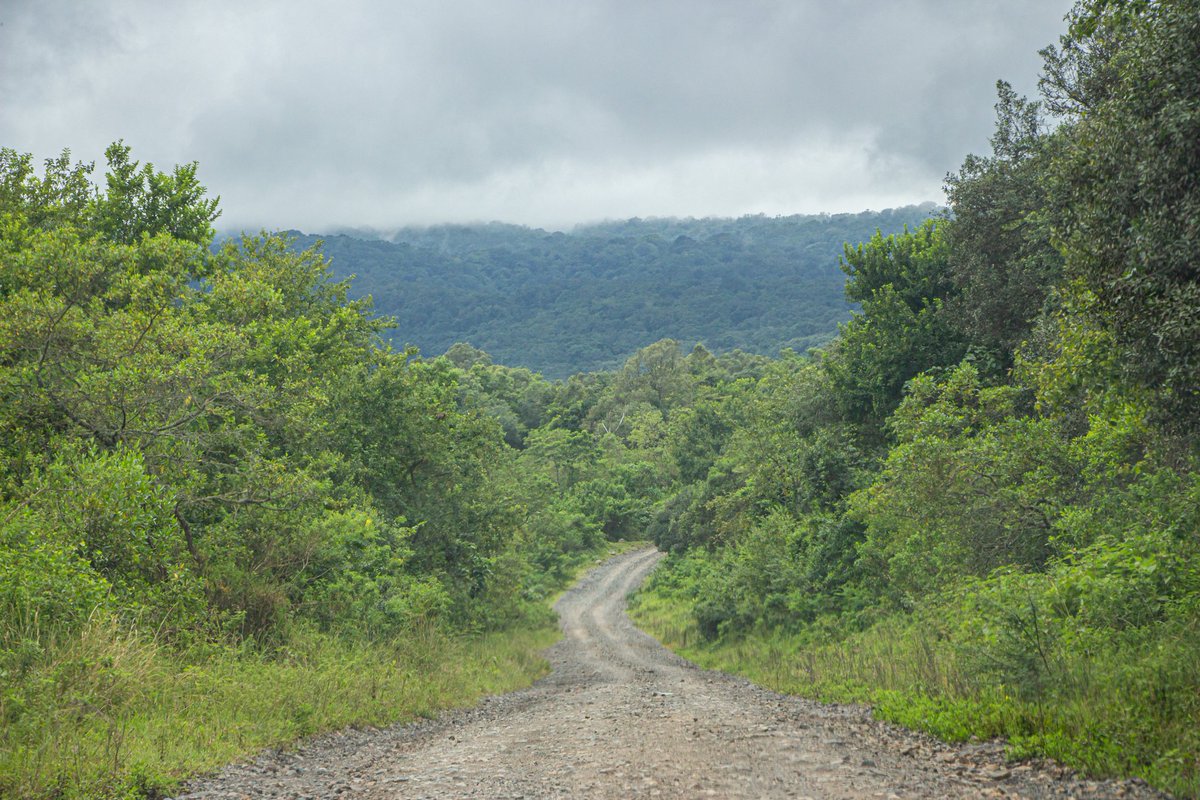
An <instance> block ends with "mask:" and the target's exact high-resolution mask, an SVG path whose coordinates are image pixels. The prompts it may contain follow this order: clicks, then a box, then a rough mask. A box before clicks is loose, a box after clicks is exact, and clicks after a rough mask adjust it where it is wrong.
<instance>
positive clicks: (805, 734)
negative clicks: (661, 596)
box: [181, 549, 1163, 800]
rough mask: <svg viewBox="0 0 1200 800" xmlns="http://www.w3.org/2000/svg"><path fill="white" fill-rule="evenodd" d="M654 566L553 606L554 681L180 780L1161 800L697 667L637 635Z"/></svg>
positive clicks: (272, 793)
mask: <svg viewBox="0 0 1200 800" xmlns="http://www.w3.org/2000/svg"><path fill="white" fill-rule="evenodd" d="M660 557H661V554H659V553H658V552H656V551H654V550H651V549H646V550H639V551H635V552H631V553H626V554H624V555H621V556H618V557H616V558H614V559H612V560H610V561H608V562H606V563H605V564H604V565H603V566H601V567H599V568H597V569H596V570H594V571H593V572H592V573H590V574H589V575H588V576H587V577H585V578H584V579H583V580H582V581H581V582H580V583H579V584H578V585H577V586H576V587H575V588H574V589H572V590H571V591H570V592H568V593H567V594H565V595H564V596H563V597H562V599H561V600H560V601H559V602H558V604H557V606H556V609H557V610H558V613H559V615H560V617H561V619H562V626H563V631H564V634H565V635H564V637H563V640H562V641H561V642H560V643H558V644H557V645H555V646H554V647H553V648H551V649H550V650H549V651H548V653H547V657H548V658H549V659H550V661H551V664H552V665H553V668H554V671H553V673H552V674H551V675H550V676H549V677H547V678H545V679H544V680H542V681H540V682H538V683H537V684H535V685H534V686H533V687H531V688H529V689H527V690H524V691H520V692H514V693H512V694H508V695H503V696H498V697H492V698H489V699H488V700H486V701H485V702H483V703H482V704H481V705H479V706H478V707H476V708H473V709H470V710H467V711H462V712H456V713H453V714H449V715H446V716H445V717H442V718H440V719H438V720H434V721H429V722H422V723H418V724H414V725H403V726H396V727H393V728H389V729H385V730H366V731H345V732H342V733H338V734H332V735H327V736H323V737H319V738H317V739H313V740H311V741H310V742H308V743H307V744H305V745H303V746H302V747H300V748H299V749H298V750H295V751H291V752H281V753H268V754H264V755H263V756H261V757H260V758H258V759H257V760H255V761H253V762H250V763H246V764H238V765H233V766H230V767H228V768H226V769H225V770H224V771H223V772H221V773H219V774H218V775H215V776H211V777H209V778H206V779H203V780H200V781H197V782H194V783H193V784H191V785H190V786H189V787H188V793H187V794H184V795H182V796H181V797H184V798H189V799H190V800H218V798H219V799H220V800H229V799H232V798H239V799H240V798H310V799H311V800H332V799H333V798H362V800H383V798H459V797H481V798H482V797H486V798H567V797H587V798H627V797H662V798H706V797H719V798H804V797H809V798H873V797H880V798H917V797H920V798H943V797H947V798H948V797H955V798H960V797H961V798H984V797H1009V798H1016V797H1022V798H1068V797H1075V798H1081V799H1082V798H1085V797H1087V798H1159V797H1163V795H1161V794H1159V793H1157V792H1154V791H1153V790H1151V789H1149V788H1148V787H1147V786H1145V785H1144V784H1142V783H1140V782H1137V781H1126V782H1097V781H1087V780H1083V779H1079V778H1077V777H1075V776H1074V775H1073V774H1072V773H1071V772H1070V771H1068V770H1065V769H1063V768H1061V767H1058V766H1056V765H1054V764H1050V763H1024V764H1016V765H1014V764H1007V763H1005V761H1004V756H1003V749H1002V747H1001V746H1000V745H998V744H982V745H965V746H950V745H945V744H941V743H939V742H937V741H936V740H934V739H931V738H929V737H927V736H924V735H921V734H918V733H913V732H911V731H907V730H904V729H902V728H898V727H895V726H892V725H888V724H886V723H881V722H878V721H875V720H873V719H872V718H871V716H870V713H869V710H868V709H866V708H862V707H855V706H833V705H825V704H820V703H814V702H810V701H807V700H803V699H799V698H794V697H787V696H783V695H779V694H775V693H774V692H769V691H766V690H764V689H761V688H758V687H756V686H754V685H752V684H750V683H748V682H746V681H744V680H741V679H739V678H734V677H730V676H728V675H725V674H722V673H718V672H709V671H705V670H701V669H699V668H697V667H696V666H694V665H692V664H690V663H689V662H687V661H684V660H683V659H681V658H679V657H678V656H676V655H674V654H672V653H671V652H669V651H668V650H666V649H664V648H663V647H662V646H661V645H659V644H658V642H656V641H655V640H654V639H652V638H650V637H649V636H647V635H646V634H644V633H642V632H641V631H639V630H637V629H636V628H634V626H633V624H632V623H631V622H630V621H629V619H628V617H627V616H626V615H625V613H624V609H625V598H626V597H627V595H628V594H629V593H630V592H631V591H633V590H634V589H635V588H637V587H638V586H639V585H640V584H641V583H642V581H643V580H644V579H645V578H646V576H647V575H648V574H649V573H650V571H651V570H652V569H653V568H654V566H655V565H656V564H657V563H658V560H659V558H660Z"/></svg>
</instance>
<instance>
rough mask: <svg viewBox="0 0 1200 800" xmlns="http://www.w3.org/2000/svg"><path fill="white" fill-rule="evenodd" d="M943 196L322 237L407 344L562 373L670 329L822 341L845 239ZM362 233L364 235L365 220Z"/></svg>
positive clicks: (827, 334) (839, 314) (907, 217)
mask: <svg viewBox="0 0 1200 800" xmlns="http://www.w3.org/2000/svg"><path fill="white" fill-rule="evenodd" d="M934 211H935V209H934V206H933V205H932V204H929V203H927V204H925V205H922V206H908V207H905V208H899V209H889V210H887V211H882V212H863V213H861V214H835V215H810V216H791V217H763V216H756V217H742V218H740V219H684V220H678V219H646V220H642V219H631V220H627V221H624V222H611V223H603V224H597V225H587V226H580V227H577V228H575V229H573V230H572V231H571V232H569V233H561V232H558V233H547V232H546V231H543V230H533V229H529V228H523V227H519V226H515V225H503V224H499V223H492V224H490V225H471V226H468V225H444V226H436V227H432V228H404V229H401V230H399V231H397V232H395V233H394V234H392V235H391V236H390V241H384V240H381V239H364V238H358V237H357V236H354V235H346V234H339V235H331V236H313V235H304V234H300V233H298V232H295V231H292V232H290V233H289V236H292V237H294V244H293V246H294V247H295V248H297V249H298V250H304V249H306V248H309V247H312V246H313V245H314V244H316V243H317V242H318V241H324V248H323V253H324V255H325V256H326V257H328V258H329V259H330V261H331V264H332V268H333V271H334V274H335V275H336V276H338V277H340V278H344V277H349V276H351V275H353V276H354V280H353V281H352V283H351V284H350V287H349V295H350V296H351V297H362V296H365V295H370V296H371V297H372V298H373V299H374V303H375V309H376V310H377V311H378V312H380V313H381V314H384V315H386V316H390V317H392V318H394V319H395V322H396V327H395V328H394V329H392V330H391V331H389V332H388V333H387V334H386V335H387V336H389V337H390V339H391V341H392V343H393V344H394V345H395V346H396V347H401V348H402V347H404V346H405V345H410V344H411V345H416V346H417V347H419V348H420V349H421V351H422V352H424V353H429V354H437V353H444V352H445V351H446V350H447V349H448V348H449V347H450V346H451V345H452V344H454V343H455V342H468V343H470V344H472V345H474V346H475V347H478V348H480V349H482V350H485V351H487V352H488V353H490V354H491V356H492V357H493V358H494V359H495V360H496V361H498V362H500V363H503V364H509V365H511V366H520V367H528V368H530V369H532V370H534V371H536V372H541V373H542V374H544V375H546V376H547V377H550V378H565V377H567V376H568V375H571V374H573V373H575V372H592V371H596V370H600V369H614V368H617V367H619V366H620V365H621V364H622V363H623V362H624V360H625V359H626V358H628V357H629V355H630V354H632V353H633V352H634V351H635V350H637V349H639V348H641V347H644V346H646V345H648V344H650V343H651V342H654V341H657V340H659V339H663V338H672V339H677V340H679V341H681V342H683V343H685V344H687V345H688V346H691V345H692V344H694V343H696V342H702V343H703V344H704V345H705V346H706V347H707V348H709V349H710V350H713V351H714V352H728V351H731V350H737V349H740V350H745V351H747V352H751V353H760V354H763V355H776V354H778V353H779V352H780V351H781V350H782V349H784V348H792V349H794V350H797V351H798V352H804V351H805V350H807V349H808V348H809V347H814V346H817V345H820V344H824V343H825V342H827V341H828V340H829V339H831V338H832V337H833V336H834V334H835V333H836V331H837V325H838V323H841V322H844V321H846V320H847V319H848V318H849V314H850V309H851V308H852V306H851V304H850V303H848V302H847V300H846V298H845V295H844V293H843V292H842V284H843V282H844V280H845V276H844V275H843V274H842V272H841V270H839V269H838V266H837V264H838V258H839V256H840V255H841V252H842V246H843V244H844V243H845V242H857V241H862V240H865V239H869V238H870V237H871V236H872V235H873V234H874V233H875V232H876V231H882V232H883V233H884V234H889V233H897V232H900V231H902V230H903V229H904V228H905V227H906V226H907V227H910V228H912V227H916V226H917V225H919V224H921V222H922V221H924V220H925V219H926V218H927V217H928V216H929V215H930V214H931V213H933V212H934ZM360 236H361V234H360Z"/></svg>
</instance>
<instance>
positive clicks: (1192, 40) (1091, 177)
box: [1051, 0, 1200, 429]
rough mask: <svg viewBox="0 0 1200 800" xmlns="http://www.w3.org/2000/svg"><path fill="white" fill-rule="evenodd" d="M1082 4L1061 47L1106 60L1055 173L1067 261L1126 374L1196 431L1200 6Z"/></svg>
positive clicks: (1199, 402) (1199, 403)
mask: <svg viewBox="0 0 1200 800" xmlns="http://www.w3.org/2000/svg"><path fill="white" fill-rule="evenodd" d="M1081 8H1082V10H1083V15H1082V18H1081V19H1080V20H1079V22H1078V23H1077V25H1076V26H1075V28H1074V30H1073V31H1072V34H1071V36H1070V37H1067V38H1066V39H1065V40H1064V45H1063V50H1064V52H1066V53H1068V54H1070V53H1075V52H1087V53H1103V54H1104V55H1105V56H1106V59H1105V60H1103V61H1102V62H1101V63H1100V64H1098V65H1097V66H1096V67H1095V68H1094V69H1090V70H1088V71H1087V72H1085V73H1084V74H1083V75H1082V76H1081V78H1080V80H1081V82H1084V80H1085V79H1088V78H1092V77H1094V76H1096V75H1102V76H1103V78H1104V80H1103V86H1104V88H1103V91H1093V90H1089V92H1088V100H1087V103H1086V104H1085V105H1084V109H1086V111H1085V112H1079V113H1077V115H1075V116H1073V118H1071V119H1070V125H1071V130H1070V136H1069V137H1068V139H1067V142H1068V144H1067V146H1066V148H1065V149H1064V151H1063V153H1062V154H1061V155H1060V156H1059V157H1058V158H1057V159H1056V161H1055V167H1054V170H1053V172H1052V178H1053V181H1054V183H1053V186H1054V194H1053V198H1052V199H1053V203H1054V205H1053V208H1054V213H1055V216H1056V227H1057V229H1058V232H1059V235H1060V236H1061V238H1062V242H1063V251H1064V254H1065V258H1066V260H1065V269H1066V271H1067V273H1068V274H1069V275H1071V276H1076V277H1078V278H1079V279H1081V280H1082V281H1083V282H1084V284H1085V285H1086V286H1087V288H1088V289H1089V290H1090V291H1091V292H1092V293H1093V295H1094V296H1095V298H1096V302H1097V305H1098V311H1099V312H1100V314H1101V315H1102V319H1103V320H1104V323H1105V324H1106V325H1107V326H1111V330H1112V332H1113V334H1114V335H1115V337H1116V340H1117V344H1118V345H1119V347H1120V350H1119V355H1120V363H1121V365H1122V367H1123V371H1124V372H1125V375H1126V379H1127V380H1128V381H1129V382H1131V383H1132V384H1133V385H1135V386H1140V387H1146V388H1149V389H1151V390H1153V391H1154V392H1155V393H1156V394H1157V396H1158V400H1157V404H1158V405H1159V406H1160V407H1161V408H1162V409H1163V413H1164V414H1170V415H1173V416H1174V417H1175V419H1176V421H1177V422H1178V423H1180V424H1181V425H1183V426H1184V427H1185V428H1188V429H1192V428H1194V427H1195V423H1196V420H1197V419H1200V390H1198V389H1197V386H1198V385H1200V380H1198V376H1200V344H1198V343H1200V329H1198V327H1197V325H1198V323H1197V316H1196V313H1195V309H1196V307H1197V284H1196V279H1195V264H1196V261H1197V258H1198V256H1200V249H1198V248H1200V237H1198V235H1197V230H1200V228H1198V226H1197V220H1200V189H1197V186H1196V181H1195V180H1194V179H1193V176H1194V175H1196V173H1197V171H1200V154H1198V153H1197V149H1196V147H1195V143H1196V141H1197V139H1198V138H1200V49H1198V48H1200V44H1198V42H1200V7H1198V6H1197V3H1196V2H1195V0H1171V1H1170V2H1161V3H1146V4H1121V5H1120V6H1117V5H1112V4H1108V3H1100V2H1087V3H1082V4H1081ZM1114 42H1116V43H1118V45H1117V46H1114V44H1113V43H1114ZM1051 55H1052V56H1053V54H1051ZM1055 63H1056V62H1055V61H1054V60H1053V58H1052V59H1051V64H1052V65H1053V64H1055ZM1089 63H1091V62H1089ZM1090 85H1091V84H1089V83H1085V86H1088V87H1090Z"/></svg>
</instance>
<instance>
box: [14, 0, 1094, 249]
mask: <svg viewBox="0 0 1200 800" xmlns="http://www.w3.org/2000/svg"><path fill="white" fill-rule="evenodd" d="M1070 5H1071V3H1070V2H1069V0H1005V2H997V1H996V0H894V1H893V0H842V1H839V0H777V1H771V0H762V1H761V2H760V1H759V0H736V1H735V0H722V1H721V2H718V1H717V0H711V1H709V0H662V1H659V0H553V1H552V0H544V1H543V2H532V1H529V2H522V0H485V1H481V2H458V1H457V0H431V1H430V2H417V1H414V0H401V1H399V2H382V1H381V2H366V1H365V0H363V1H361V2H360V1H359V0H342V1H341V2H339V3H336V4H334V3H330V2H324V3H316V2H305V0H280V1H279V2H257V1H255V0H245V1H244V2H221V1H220V0H203V1H202V2H190V1H188V0H170V1H168V0H149V1H147V2H139V1H137V0H130V1H129V2H87V0H74V1H70V0H0V146H6V147H12V148H15V149H16V150H18V151H21V152H31V153H34V154H35V155H36V156H37V157H39V158H43V157H46V156H50V155H55V154H57V153H58V152H60V151H61V150H62V149H63V148H70V149H71V151H72V153H73V154H74V155H75V156H76V157H77V158H80V159H82V160H87V161H90V160H99V159H100V157H101V154H102V153H103V150H104V147H105V145H107V144H108V143H109V142H112V141H114V140H117V139H124V140H125V141H126V142H127V143H128V144H130V145H131V146H132V147H133V155H134V157H135V158H138V159H140V160H143V161H152V162H154V163H155V164H156V165H157V166H159V167H160V168H166V167H169V166H170V165H172V164H175V163H180V162H187V161H198V162H199V163H200V177H201V180H202V182H204V183H205V185H207V186H208V187H209V189H210V191H211V192H212V193H214V194H219V195H221V198H222V202H221V206H222V208H223V209H224V214H223V216H222V218H221V220H220V226H221V227H222V228H235V229H241V228H247V229H257V228H260V227H266V228H270V229H281V228H299V229H302V230H305V231H309V232H322V231H327V230H330V229H332V228H334V227H336V226H375V227H380V228H389V227H396V226H399V225H403V224H414V223H415V224H424V223H434V222H450V221H454V222H462V221H486V220H501V221H506V222H519V223H523V224H530V225H537V226H542V227H547V228H563V227H567V226H570V225H571V224H572V223H576V222H584V221H592V220H598V219H605V218H626V217H631V216H668V215H676V216H689V215H690V216H708V215H720V216H736V215H740V214H748V213H751V214H752V213H766V214H772V215H774V214H791V213H811V212H821V211H828V212H839V211H861V210H863V209H867V208H871V209H881V208H887V207H894V206H898V205H904V204H908V203H917V202H922V201H925V200H933V201H938V202H940V201H941V200H942V199H943V196H942V192H941V185H942V179H943V177H944V176H945V174H946V172H947V171H950V170H953V169H956V168H957V167H958V165H959V164H960V163H961V161H962V158H963V156H964V155H966V154H967V153H968V152H985V151H986V149H987V140H988V136H989V135H990V133H991V129H992V120H993V110H992V104H993V102H994V97H995V92H994V84H995V81H996V80H997V79H998V78H1004V79H1006V80H1008V81H1010V82H1011V83H1013V84H1014V86H1016V87H1017V89H1018V90H1019V91H1022V92H1024V93H1027V94H1033V93H1035V90H1036V81H1037V72H1038V67H1039V64H1040V59H1039V57H1038V55H1037V51H1038V50H1039V49H1040V48H1042V47H1044V46H1045V45H1047V44H1050V43H1053V42H1055V41H1056V39H1057V36H1058V34H1059V33H1060V32H1062V30H1063V29H1064V25H1063V22H1062V18H1063V15H1064V14H1065V13H1066V12H1067V11H1068V10H1069V8H1070Z"/></svg>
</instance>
